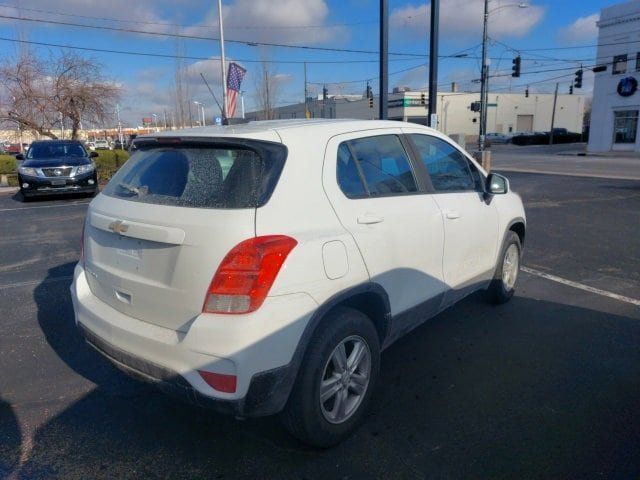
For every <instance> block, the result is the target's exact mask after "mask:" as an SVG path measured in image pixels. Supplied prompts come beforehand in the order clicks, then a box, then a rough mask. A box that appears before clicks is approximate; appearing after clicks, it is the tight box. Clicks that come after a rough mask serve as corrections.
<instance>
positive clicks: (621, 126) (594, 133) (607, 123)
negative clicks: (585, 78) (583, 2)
mask: <svg viewBox="0 0 640 480" xmlns="http://www.w3.org/2000/svg"><path fill="white" fill-rule="evenodd" d="M598 27H599V34H598V53H597V59H596V65H598V66H601V67H606V69H605V70H604V71H601V72H598V73H596V74H595V81H594V87H593V106H592V110H591V127H590V135H589V147H588V149H589V151H590V152H606V151H637V152H640V135H639V132H638V114H639V112H640V92H638V81H639V80H640V0H634V1H631V2H625V3H621V4H618V5H614V6H612V7H608V8H605V9H603V10H602V12H601V14H600V21H599V22H598Z"/></svg>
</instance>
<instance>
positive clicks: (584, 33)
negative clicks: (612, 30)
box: [559, 13, 600, 43]
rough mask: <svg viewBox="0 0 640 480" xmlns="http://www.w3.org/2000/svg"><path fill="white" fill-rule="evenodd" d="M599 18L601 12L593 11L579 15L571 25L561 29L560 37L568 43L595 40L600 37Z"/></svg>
mask: <svg viewBox="0 0 640 480" xmlns="http://www.w3.org/2000/svg"><path fill="white" fill-rule="evenodd" d="M599 19H600V14H598V13H593V14H591V15H587V16H586V17H579V18H577V19H576V20H575V21H574V22H573V23H572V24H571V25H567V26H566V27H564V28H562V29H560V34H559V38H560V39H561V40H562V41H564V42H568V43H575V42H584V41H588V40H595V39H596V38H597V37H598V26H597V24H596V22H597V21H598V20H599Z"/></svg>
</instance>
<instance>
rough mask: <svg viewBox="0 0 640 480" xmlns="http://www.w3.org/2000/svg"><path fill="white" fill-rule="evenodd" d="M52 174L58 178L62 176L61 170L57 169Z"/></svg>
mask: <svg viewBox="0 0 640 480" xmlns="http://www.w3.org/2000/svg"><path fill="white" fill-rule="evenodd" d="M53 174H54V175H55V176H56V177H59V176H60V175H62V170H60V169H59V168H56V169H55V170H54V171H53Z"/></svg>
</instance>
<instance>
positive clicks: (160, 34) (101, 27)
mask: <svg viewBox="0 0 640 480" xmlns="http://www.w3.org/2000/svg"><path fill="white" fill-rule="evenodd" d="M0 18H4V19H7V20H16V21H19V22H33V23H46V24H49V25H61V26H65V27H78V28H88V29H94V30H105V31H111V32H123V33H135V34H139V35H151V36H157V37H172V38H183V39H187V40H206V41H218V40H219V38H217V37H205V36H201V35H187V34H182V33H167V32H151V31H148V30H137V29H134V28H119V27H109V26H106V25H87V24H84V23H76V22H63V21H59V20H44V19H39V18H29V17H18V16H15V15H0ZM225 42H226V43H237V44H242V45H248V46H258V45H260V46H266V47H279V48H295V49H303V50H315V51H322V52H340V53H361V54H362V53H364V54H371V55H377V54H378V53H379V52H377V51H375V50H360V49H353V48H335V47H312V46H310V45H293V44H287V43H273V42H260V41H253V40H235V39H227V38H225ZM389 55H399V56H404V57H418V58H423V57H426V55H424V54H419V53H398V52H389Z"/></svg>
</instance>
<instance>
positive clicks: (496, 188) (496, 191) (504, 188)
mask: <svg viewBox="0 0 640 480" xmlns="http://www.w3.org/2000/svg"><path fill="white" fill-rule="evenodd" d="M508 191H509V180H507V178H506V177H503V176H502V175H498V174H497V173H491V174H490V175H489V176H488V177H487V193H490V194H491V195H504V194H505V193H507V192H508Z"/></svg>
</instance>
